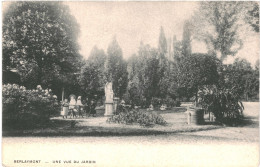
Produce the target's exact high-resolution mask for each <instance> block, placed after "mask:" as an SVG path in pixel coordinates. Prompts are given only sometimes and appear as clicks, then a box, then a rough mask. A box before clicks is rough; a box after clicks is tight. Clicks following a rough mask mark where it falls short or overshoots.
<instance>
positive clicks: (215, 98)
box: [199, 86, 244, 124]
mask: <svg viewBox="0 0 260 167" xmlns="http://www.w3.org/2000/svg"><path fill="white" fill-rule="evenodd" d="M199 97H200V104H201V106H202V108H204V109H205V110H206V111H207V112H212V113H213V114H214V115H215V117H216V121H218V122H222V123H226V124H234V123H235V122H239V121H240V119H241V118H242V116H243V110H244V106H243V104H242V102H241V101H240V100H239V95H238V94H237V93H236V92H235V90H233V89H226V88H223V87H217V86H211V87H205V88H204V89H203V90H202V91H201V92H200V93H199Z"/></svg>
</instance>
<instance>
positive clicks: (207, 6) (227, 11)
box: [193, 2, 245, 60]
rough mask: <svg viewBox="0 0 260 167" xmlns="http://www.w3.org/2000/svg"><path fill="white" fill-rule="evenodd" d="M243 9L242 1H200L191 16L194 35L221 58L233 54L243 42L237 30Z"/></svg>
mask: <svg viewBox="0 0 260 167" xmlns="http://www.w3.org/2000/svg"><path fill="white" fill-rule="evenodd" d="M244 9H245V3H244V2H201V3H200V8H199V10H198V12H197V13H196V14H195V15H194V18H193V25H194V27H195V28H194V34H195V37H196V38H197V39H199V40H202V41H204V42H205V43H206V45H207V47H208V50H209V51H210V52H214V53H216V54H217V55H218V57H219V58H220V59H221V60H224V59H225V58H226V57H227V56H234V55H235V54H236V53H237V52H238V51H239V50H240V49H241V48H242V44H243V43H242V40H241V38H240V36H239V33H238V31H239V28H240V27H241V26H240V21H241V20H242V19H241V18H242V16H244V11H245V10H244Z"/></svg>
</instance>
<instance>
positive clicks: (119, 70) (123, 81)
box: [105, 38, 128, 98]
mask: <svg viewBox="0 0 260 167" xmlns="http://www.w3.org/2000/svg"><path fill="white" fill-rule="evenodd" d="M105 74H106V81H107V82H112V85H113V91H114V94H115V96H117V97H119V98H121V97H122V96H123V94H124V93H125V92H126V88H127V83H128V78H127V77H128V72H127V63H126V62H125V61H124V60H123V53H122V49H121V47H120V46H119V44H118V43H117V41H116V39H115V38H114V39H113V41H112V42H111V43H110V45H109V46H108V49H107V59H106V62H105Z"/></svg>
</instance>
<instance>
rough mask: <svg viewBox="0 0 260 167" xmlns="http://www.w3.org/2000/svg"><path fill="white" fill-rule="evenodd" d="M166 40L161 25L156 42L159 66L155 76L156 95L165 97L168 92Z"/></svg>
mask: <svg viewBox="0 0 260 167" xmlns="http://www.w3.org/2000/svg"><path fill="white" fill-rule="evenodd" d="M166 55H167V40H166V37H165V34H164V29H163V27H161V30H160V35H159V42H158V56H159V57H158V59H159V68H158V71H157V73H158V74H157V77H158V80H159V83H158V89H159V91H158V93H157V95H156V96H157V97H161V98H165V97H166V95H167V92H168V86H167V85H168V84H169V67H170V65H169V60H168V59H167V56H166Z"/></svg>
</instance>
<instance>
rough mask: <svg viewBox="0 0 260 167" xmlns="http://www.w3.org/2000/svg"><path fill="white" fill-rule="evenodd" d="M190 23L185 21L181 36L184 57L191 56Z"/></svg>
mask: <svg viewBox="0 0 260 167" xmlns="http://www.w3.org/2000/svg"><path fill="white" fill-rule="evenodd" d="M191 28H192V27H191V23H190V22H189V21H185V23H184V26H183V35H182V50H183V55H184V56H190V55H191Z"/></svg>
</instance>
